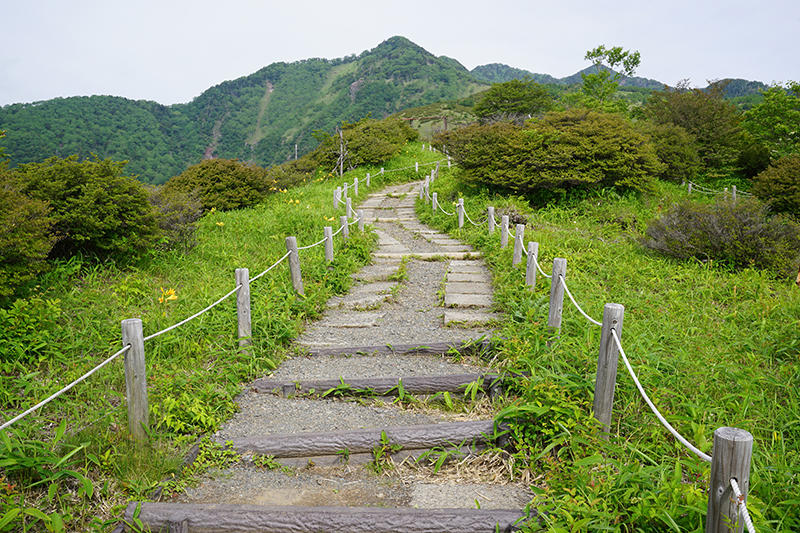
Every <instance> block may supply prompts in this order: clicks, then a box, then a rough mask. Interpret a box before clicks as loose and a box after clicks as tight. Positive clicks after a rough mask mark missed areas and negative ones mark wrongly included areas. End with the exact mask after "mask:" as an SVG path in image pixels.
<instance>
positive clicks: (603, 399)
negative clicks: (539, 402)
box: [592, 304, 625, 439]
mask: <svg viewBox="0 0 800 533" xmlns="http://www.w3.org/2000/svg"><path fill="white" fill-rule="evenodd" d="M624 315H625V307H623V306H622V305H620V304H606V305H605V307H603V329H602V332H601V333H600V354H599V355H598V357H597V376H596V377H595V380H594V404H593V407H592V410H593V411H594V417H595V418H596V419H597V420H598V421H599V422H600V423H601V424H602V425H603V438H605V439H608V433H609V430H610V429H611V412H612V408H613V405H614V388H615V387H616V384H617V361H618V360H619V357H618V356H619V349H618V348H617V343H616V342H614V339H613V338H612V336H611V330H614V331H615V332H616V334H617V337H619V338H620V341H621V340H622V318H623V316H624Z"/></svg>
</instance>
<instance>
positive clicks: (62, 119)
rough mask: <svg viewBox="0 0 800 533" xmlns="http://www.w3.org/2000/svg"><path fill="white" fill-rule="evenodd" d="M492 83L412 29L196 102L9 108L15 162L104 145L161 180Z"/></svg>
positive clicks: (3, 121)
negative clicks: (427, 45) (206, 161)
mask: <svg viewBox="0 0 800 533" xmlns="http://www.w3.org/2000/svg"><path fill="white" fill-rule="evenodd" d="M486 88H487V84H485V83H483V82H480V81H477V80H476V79H475V78H473V77H472V75H471V74H470V73H469V71H468V70H467V69H466V68H464V67H463V66H462V65H461V64H460V63H458V62H457V61H456V60H454V59H451V58H447V57H436V56H434V55H432V54H430V53H429V52H427V51H426V50H424V49H423V48H421V47H419V46H417V45H416V44H414V43H412V42H411V41H409V40H408V39H405V38H403V37H392V38H390V39H388V40H386V41H384V42H383V43H381V44H380V45H378V46H377V47H376V48H374V49H372V50H368V51H365V52H363V53H362V54H360V55H359V56H349V57H347V58H342V59H334V60H328V59H307V60H304V61H298V62H295V63H274V64H272V65H269V66H267V67H265V68H262V69H261V70H259V71H257V72H255V73H253V74H251V75H249V76H244V77H241V78H238V79H235V80H231V81H226V82H223V83H220V84H219V85H216V86H214V87H211V88H210V89H208V90H206V91H205V92H203V93H202V94H201V95H200V96H198V97H197V98H195V99H194V100H193V101H191V102H190V103H188V104H178V105H172V106H162V105H160V104H157V103H155V102H147V101H132V100H128V99H125V98H119V97H112V96H92V97H75V98H59V99H54V100H48V101H45V102H38V103H34V104H14V105H10V106H5V107H2V108H0V130H6V132H7V137H6V139H4V142H5V146H6V148H7V151H8V154H9V155H10V156H11V163H12V165H13V164H19V163H25V162H29V161H39V160H43V159H45V158H47V157H50V156H52V155H62V156H64V155H69V154H75V153H77V154H80V155H81V156H88V155H89V154H90V153H95V154H97V155H99V156H101V157H111V158H114V159H126V160H129V161H130V163H129V164H128V167H127V170H128V172H130V173H133V174H138V175H139V177H140V179H141V180H142V181H145V182H150V183H162V182H164V181H166V180H167V179H169V178H170V177H172V176H174V175H176V174H178V173H180V172H181V171H182V170H183V169H185V168H186V167H187V166H188V165H191V164H194V163H197V162H198V161H200V160H201V159H202V158H203V157H224V158H238V159H241V160H246V161H253V162H255V163H258V164H261V165H271V164H276V163H281V162H283V161H286V160H287V159H290V158H291V157H294V153H295V144H297V145H298V151H299V153H301V154H302V153H304V152H307V151H310V150H311V149H313V148H314V147H315V146H316V145H317V140H316V139H315V138H314V135H313V134H314V131H315V130H325V131H331V130H332V129H333V128H334V127H335V126H336V124H337V123H339V122H341V121H343V120H345V121H355V120H358V119H360V118H363V117H364V116H366V115H368V114H371V115H372V116H373V117H375V118H382V117H385V116H387V115H390V114H393V113H396V112H398V111H400V110H402V109H405V108H408V107H415V106H422V105H427V104H431V103H434V102H439V101H442V100H456V99H459V98H463V97H465V96H469V95H470V94H473V93H475V92H478V91H481V90H483V89H486Z"/></svg>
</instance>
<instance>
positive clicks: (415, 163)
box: [414, 161, 419, 174]
mask: <svg viewBox="0 0 800 533" xmlns="http://www.w3.org/2000/svg"><path fill="white" fill-rule="evenodd" d="M414 172H416V173H417V174H419V161H414Z"/></svg>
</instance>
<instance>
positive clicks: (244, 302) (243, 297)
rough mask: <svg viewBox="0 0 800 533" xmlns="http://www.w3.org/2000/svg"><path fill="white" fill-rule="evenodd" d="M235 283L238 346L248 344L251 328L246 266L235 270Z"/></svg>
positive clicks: (248, 279)
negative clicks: (236, 287)
mask: <svg viewBox="0 0 800 533" xmlns="http://www.w3.org/2000/svg"><path fill="white" fill-rule="evenodd" d="M235 276H236V285H237V286H239V285H241V286H240V287H239V290H238V291H236V319H237V322H238V324H239V348H244V347H245V346H249V345H250V344H252V343H251V341H250V338H251V336H252V334H253V330H252V327H251V324H250V271H249V270H248V269H246V268H237V269H236V272H235Z"/></svg>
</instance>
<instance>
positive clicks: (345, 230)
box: [339, 215, 350, 242]
mask: <svg viewBox="0 0 800 533" xmlns="http://www.w3.org/2000/svg"><path fill="white" fill-rule="evenodd" d="M339 224H341V226H342V240H343V241H344V242H347V239H349V238H350V226H349V225H348V224H347V217H346V216H344V215H342V216H340V217H339Z"/></svg>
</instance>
